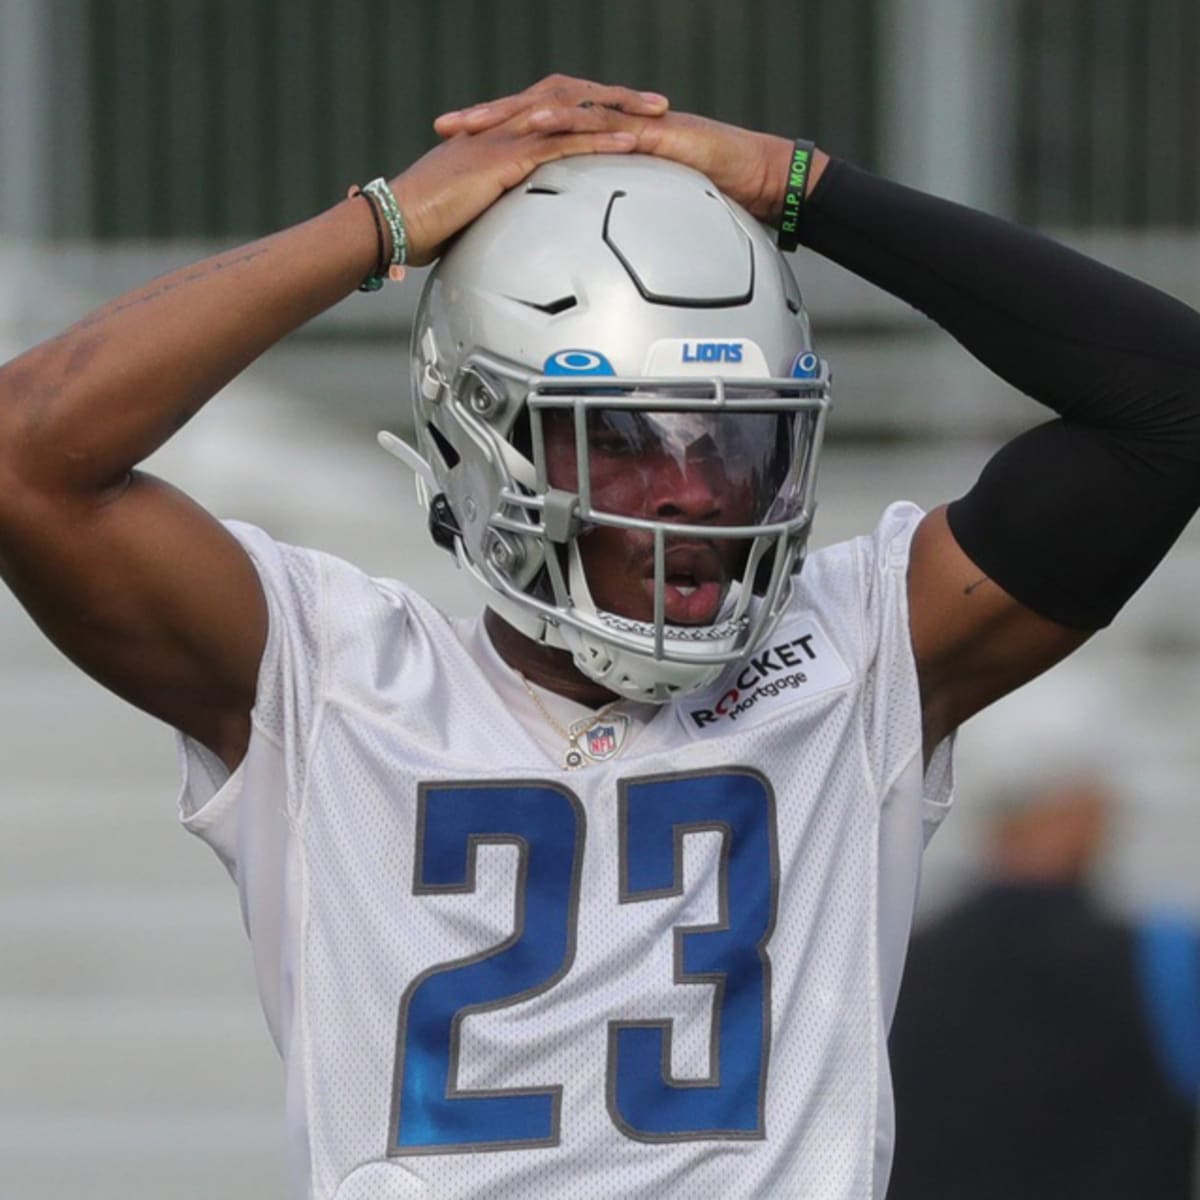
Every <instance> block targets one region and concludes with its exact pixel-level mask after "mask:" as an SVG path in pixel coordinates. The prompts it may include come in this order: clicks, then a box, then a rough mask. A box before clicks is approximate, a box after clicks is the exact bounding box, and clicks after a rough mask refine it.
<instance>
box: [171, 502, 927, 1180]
mask: <svg viewBox="0 0 1200 1200" xmlns="http://www.w3.org/2000/svg"><path fill="white" fill-rule="evenodd" d="M919 518H920V513H919V511H918V510H917V509H915V508H913V507H912V506H910V505H896V506H893V507H892V508H891V509H889V510H888V512H887V513H886V514H885V515H884V517H883V519H882V521H881V523H880V525H879V527H878V528H877V529H876V531H875V533H874V535H873V536H872V537H864V538H860V539H857V540H855V541H852V542H847V543H843V544H841V545H838V546H834V547H832V548H830V549H827V550H822V551H820V552H818V553H816V554H814V555H813V556H812V557H811V558H810V560H809V562H808V563H807V564H806V565H805V567H804V570H803V572H802V574H801V576H800V578H799V581H798V586H797V590H796V595H795V597H794V602H793V604H792V606H791V607H790V609H789V611H788V613H787V614H786V616H785V618H784V620H783V621H782V623H781V624H780V626H779V627H778V629H777V630H776V632H775V633H774V634H773V635H772V636H771V638H770V639H769V641H768V643H767V644H766V645H764V646H762V647H761V648H760V649H759V650H758V651H756V652H755V653H754V654H753V655H751V656H750V657H749V658H747V659H746V661H745V662H744V663H742V664H738V665H737V666H735V667H733V668H730V669H729V670H728V671H727V672H726V673H725V675H724V676H723V677H722V679H721V680H720V681H719V682H718V683H717V684H716V685H714V686H713V687H711V688H708V689H707V690H705V691H704V692H702V693H698V694H696V695H693V696H690V697H688V698H687V699H686V700H684V701H681V702H678V703H675V704H671V705H666V706H663V707H662V708H661V709H659V710H658V711H657V712H656V713H655V714H654V715H653V719H651V720H650V721H649V722H648V723H646V724H644V726H643V727H642V728H641V729H640V731H639V732H638V734H637V736H636V737H635V738H632V739H630V741H629V744H628V745H627V746H626V747H625V748H624V750H623V751H622V753H620V754H619V755H617V756H616V757H613V758H611V759H609V760H607V761H602V762H597V763H595V764H593V765H590V766H588V767H587V768H586V769H583V770H579V771H566V770H564V769H563V767H562V765H561V763H562V758H561V754H557V753H556V754H551V753H550V752H549V751H548V750H547V749H546V748H545V746H544V745H543V741H542V740H541V739H539V738H537V737H535V736H532V735H531V733H530V732H529V731H528V730H527V729H526V727H525V725H524V724H523V723H522V721H521V720H520V719H518V717H517V716H516V715H515V714H514V712H513V709H512V706H511V705H509V704H506V703H505V702H504V701H503V700H502V699H501V694H502V692H503V689H499V690H498V689H497V688H496V687H495V686H494V685H493V682H492V681H491V679H490V677H489V670H491V671H494V670H495V667H494V665H493V666H492V667H490V668H489V669H487V670H485V669H484V668H482V667H481V666H480V665H479V663H478V662H477V661H476V660H475V658H473V657H472V655H471V653H470V651H469V649H468V646H470V645H471V644H472V641H473V640H474V644H475V645H476V646H477V645H478V633H477V632H476V633H475V634H472V632H471V630H469V629H464V627H463V624H462V623H458V622H454V621H451V620H449V619H448V618H446V617H445V616H444V615H442V614H441V613H439V612H438V611H436V610H435V609H433V608H432V607H431V606H430V605H429V604H427V603H426V602H425V601H424V600H422V599H421V598H420V597H419V596H417V595H416V594H414V593H413V592H412V591H410V590H409V589H408V588H407V587H404V586H402V585H400V584H398V583H395V582H392V581H386V580H377V579H371V578H369V577H368V576H366V575H364V574H363V573H362V572H361V571H359V570H357V569H356V568H354V567H352V566H350V565H348V564H347V563H344V562H342V561H340V560H338V559H335V558H331V557H329V556H327V555H323V554H318V553H315V552H312V551H308V550H300V549H295V548H293V547H289V546H283V545H279V544H278V543H275V542H273V541H272V540H271V539H270V538H268V537H267V536H266V535H265V534H263V533H262V532H261V531H259V530H256V529H253V528H251V527H248V526H243V525H236V524H234V525H231V528H232V530H233V532H234V533H235V534H236V535H237V537H238V538H239V539H240V540H241V541H242V543H243V544H244V545H245V546H246V548H247V550H248V551H249V552H250V554H251V555H252V557H253V559H254V561H255V563H256V565H257V568H258V570H259V573H260V574H261V576H262V579H263V583H264V586H265V589H266V593H267V597H268V602H269V606H270V635H269V639H268V645H267V649H266V653H265V656H264V659H263V664H262V669H261V677H260V681H259V690H258V698H257V704H256V707H255V710H254V720H253V732H252V737H251V742H250V747H249V750H248V753H247V755H246V758H245V760H244V762H243V763H242V765H241V766H240V767H239V768H238V770H237V771H236V772H235V773H234V775H233V776H232V777H228V776H227V774H226V772H225V771H224V770H223V768H222V767H221V766H220V764H219V763H218V762H217V761H216V760H215V758H214V757H213V756H212V755H210V754H209V753H208V752H207V751H205V750H203V749H202V748H200V747H198V746H196V745H195V744H194V743H185V766H186V771H187V780H186V782H185V786H184V795H183V816H184V821H185V823H186V825H187V826H188V828H190V829H191V830H192V831H193V832H195V833H197V834H199V835H200V836H201V837H203V838H204V839H205V840H206V841H207V842H209V843H210V844H211V845H212V846H213V848H214V849H215V850H216V851H217V853H218V854H219V855H220V856H221V858H222V859H223V860H224V862H225V863H226V865H227V866H228V868H229V870H230V872H231V873H232V875H233V877H234V878H235V880H236V881H237V884H238V887H239V890H240V893H241V897H242V907H243V912H244V915H245V921H246V925H247V928H248V930H249V934H250V938H251V941H252V944H253V948H254V958H255V966H256V970H257V975H258V984H259V988H260V991H261V994H262V997H263V1004H264V1007H265V1010H266V1013H267V1018H268V1022H269V1024H270V1027H271V1031H272V1033H273V1035H274V1037H275V1039H276V1042H277V1044H278V1046H279V1048H280V1051H281V1053H282V1055H283V1057H284V1060H285V1063H286V1074H287V1107H288V1136H289V1154H290V1167H289V1179H290V1183H289V1187H290V1195H291V1196H293V1197H295V1198H297V1200H299V1198H301V1197H304V1198H308V1197H313V1198H315V1200H334V1198H336V1200H408V1198H410V1197H412V1198H415V1197H438V1198H441V1197H472V1198H473V1197H486V1196H496V1197H522V1198H525V1197H555V1198H556V1200H570V1198H577V1200H597V1198H599V1197H622V1198H631V1197H647V1198H650V1197H653V1198H655V1200H661V1198H662V1197H675V1196H678V1197H686V1198H687V1200H705V1198H711V1200H730V1198H731V1197H749V1196H755V1197H758V1196H767V1197H804V1198H808V1200H863V1198H864V1197H877V1198H881V1197H882V1196H883V1194H884V1191H885V1188H886V1183H887V1172H888V1165H889V1163H890V1160H891V1142H892V1120H891V1088H890V1083H889V1080H888V1071H887V1058H886V1049H885V1033H886V1029H887V1025H888V1023H889V1021H890V1019H891V1014H892V1009H893V1006H894V1003H895V998H896V992H897V989H898V987H899V980H900V972H901V966H902V963H903V957H904V947H905V943H906V942H907V938H908V933H909V926H910V921H911V917H912V911H913V905H914V900H915V896H916V890H917V881H918V875H919V866H920V855H921V850H922V848H923V845H924V842H925V840H926V839H927V836H928V834H929V832H930V831H931V830H932V828H933V826H935V825H936V824H937V822H938V821H939V820H940V819H941V817H942V815H943V814H944V812H945V810H946V807H947V805H948V803H949V791H950V771H949V747H948V746H943V747H941V748H940V749H939V751H938V753H937V755H936V756H935V759H934V762H933V764H932V766H931V767H930V769H929V771H928V772H927V773H924V777H923V772H922V762H921V720H920V709H919V703H918V696H917V680H916V673H915V668H914V663H913V658H912V651H911V644H910V638H909V626H908V614H907V607H906V590H905V574H906V568H907V563H908V547H909V542H910V539H911V536H912V533H913V530H914V529H915V527H916V523H917V521H918V520H919Z"/></svg>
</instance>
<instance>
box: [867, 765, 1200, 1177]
mask: <svg viewBox="0 0 1200 1200" xmlns="http://www.w3.org/2000/svg"><path fill="white" fill-rule="evenodd" d="M1114 803H1115V798H1114V796H1113V795H1112V794H1111V790H1110V785H1108V784H1107V783H1106V782H1105V779H1104V778H1102V777H1100V776H1099V775H1098V774H1096V773H1095V772H1094V768H1093V769H1090V770H1089V769H1085V768H1082V767H1079V766H1076V768H1075V769H1074V770H1071V771H1064V770H1058V771H1055V772H1053V773H1051V774H1050V775H1048V776H1046V777H1044V778H1042V779H1041V780H1040V781H1039V782H1036V783H1033V782H1028V783H1025V784H1022V785H1021V786H1020V787H1019V788H1011V789H1009V790H1007V791H1005V792H1004V793H1002V794H1000V795H998V796H996V797H995V807H994V811H991V812H990V813H989V816H988V818H987V833H986V838H985V848H984V858H985V871H986V875H987V881H986V883H984V885H983V886H982V887H980V888H979V889H978V890H977V891H976V892H975V893H974V894H972V895H970V896H969V897H968V898H966V899H965V900H963V901H961V902H960V903H958V904H956V905H955V906H954V907H953V908H952V909H951V910H950V911H948V912H947V913H945V914H943V915H942V916H941V917H940V918H938V919H937V920H935V921H934V922H933V923H932V924H931V925H930V926H928V927H927V928H924V929H919V930H918V932H917V933H916V934H915V935H914V937H913V940H912V944H911V946H910V948H909V957H908V962H907V965H906V967H905V971H904V981H903V984H902V986H901V989H900V1000H899V1004H898V1007H897V1010H896V1017H895V1021H894V1023H893V1025H892V1033H891V1054H892V1072H893V1082H894V1088H895V1097H896V1157H895V1160H894V1164H893V1171H892V1182H891V1187H890V1190H889V1192H888V1196H889V1198H890V1200H960V1198H961V1200H968V1198H969V1200H1190V1198H1191V1197H1193V1196H1194V1195H1195V1191H1194V1181H1195V1157H1196V1140H1197V1139H1196V1133H1197V1118H1198V1116H1200V933H1198V931H1197V930H1196V929H1193V928H1191V927H1189V926H1188V925H1186V924H1184V923H1183V922H1181V921H1179V920H1177V919H1174V918H1170V917H1151V918H1148V919H1145V920H1143V921H1141V922H1135V921H1131V920H1126V919H1123V918H1121V917H1119V916H1116V915H1114V914H1113V913H1111V912H1110V911H1108V910H1106V908H1105V906H1104V905H1103V904H1102V903H1101V902H1100V901H1099V900H1098V898H1097V897H1096V895H1095V893H1094V891H1093V879H1092V876H1093V874H1094V870H1095V867H1096V865H1097V862H1098V860H1099V858H1100V856H1101V854H1102V852H1103V849H1104V845H1105V840H1106V835H1107V833H1108V830H1109V826H1110V817H1111V810H1112V807H1113V805H1114Z"/></svg>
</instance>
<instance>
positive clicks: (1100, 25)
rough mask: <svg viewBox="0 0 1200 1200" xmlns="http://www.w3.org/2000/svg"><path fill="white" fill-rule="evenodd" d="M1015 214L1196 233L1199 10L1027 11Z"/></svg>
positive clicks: (1120, 2)
mask: <svg viewBox="0 0 1200 1200" xmlns="http://www.w3.org/2000/svg"><path fill="white" fill-rule="evenodd" d="M1017 29H1018V34H1017V46H1016V59H1017V66H1018V81H1017V82H1018V86H1017V89H1016V102H1017V114H1016V120H1017V129H1018V139H1017V145H1018V148H1019V150H1018V153H1019V161H1018V162H1017V163H1016V164H1014V173H1015V177H1016V179H1017V213H1016V215H1017V216H1018V217H1020V218H1021V219H1023V220H1025V221H1027V222H1029V223H1031V224H1038V225H1052V226H1054V225H1057V226H1066V225H1074V226H1117V227H1121V226H1125V227H1130V226H1132V227H1163V226H1168V227H1170V226H1174V227H1181V226H1195V225H1196V224H1198V223H1200V166H1198V163H1200V69H1198V65H1200V4H1197V2H1196V0H1019V19H1018V23H1017Z"/></svg>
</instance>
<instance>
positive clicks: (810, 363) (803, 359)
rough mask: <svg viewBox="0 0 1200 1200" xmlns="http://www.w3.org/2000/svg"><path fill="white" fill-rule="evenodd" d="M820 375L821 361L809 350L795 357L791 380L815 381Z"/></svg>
mask: <svg viewBox="0 0 1200 1200" xmlns="http://www.w3.org/2000/svg"><path fill="white" fill-rule="evenodd" d="M820 374H821V360H820V359H819V358H818V357H817V356H816V355H815V354H814V353H813V352H812V351H811V350H805V351H804V353H803V354H797V355H796V361H795V362H794V363H792V378H793V379H816V377H817V376H818V375H820Z"/></svg>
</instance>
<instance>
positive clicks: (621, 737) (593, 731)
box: [583, 715, 629, 762]
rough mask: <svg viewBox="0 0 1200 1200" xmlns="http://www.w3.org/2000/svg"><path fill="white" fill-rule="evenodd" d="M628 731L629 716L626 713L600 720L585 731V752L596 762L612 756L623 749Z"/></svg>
mask: <svg viewBox="0 0 1200 1200" xmlns="http://www.w3.org/2000/svg"><path fill="white" fill-rule="evenodd" d="M628 731H629V718H628V717H626V716H624V715H620V716H616V717H613V718H612V719H611V720H608V721H603V722H598V723H597V724H595V725H592V726H591V727H590V728H588V729H587V730H585V731H584V735H583V752H584V753H585V754H586V755H587V756H588V758H590V759H592V760H593V761H594V762H603V761H604V760H605V759H606V758H612V756H613V755H614V754H616V753H617V751H619V750H620V749H621V745H622V743H623V742H624V741H625V734H626V733H627V732H628Z"/></svg>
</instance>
